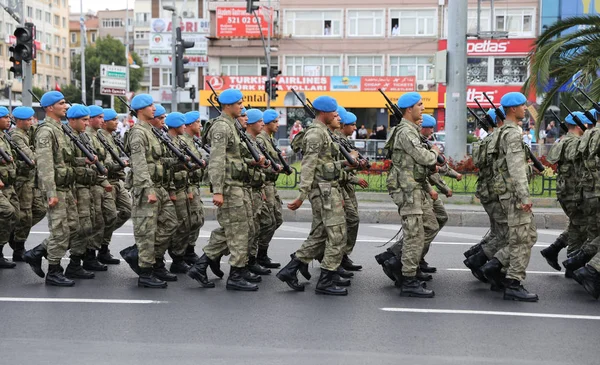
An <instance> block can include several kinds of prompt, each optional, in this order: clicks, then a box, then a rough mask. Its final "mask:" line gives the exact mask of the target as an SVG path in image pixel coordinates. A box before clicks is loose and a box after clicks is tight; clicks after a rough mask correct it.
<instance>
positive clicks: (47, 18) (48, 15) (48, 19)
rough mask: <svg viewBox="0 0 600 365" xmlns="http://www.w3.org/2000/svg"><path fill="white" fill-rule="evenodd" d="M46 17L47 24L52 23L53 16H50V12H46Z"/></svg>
mask: <svg viewBox="0 0 600 365" xmlns="http://www.w3.org/2000/svg"><path fill="white" fill-rule="evenodd" d="M44 16H45V18H46V23H52V14H50V13H49V12H47V11H46V12H45V13H44Z"/></svg>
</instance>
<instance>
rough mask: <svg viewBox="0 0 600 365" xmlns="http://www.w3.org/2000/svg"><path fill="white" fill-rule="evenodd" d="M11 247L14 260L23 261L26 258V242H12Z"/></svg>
mask: <svg viewBox="0 0 600 365" xmlns="http://www.w3.org/2000/svg"><path fill="white" fill-rule="evenodd" d="M10 248H12V249H13V261H14V262H23V261H25V258H24V257H23V255H24V254H25V242H24V241H23V242H17V241H14V242H10Z"/></svg>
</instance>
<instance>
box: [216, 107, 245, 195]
mask: <svg viewBox="0 0 600 365" xmlns="http://www.w3.org/2000/svg"><path fill="white" fill-rule="evenodd" d="M206 141H207V142H208V143H207V144H209V145H210V157H209V161H208V176H209V179H210V184H211V186H212V192H213V193H214V194H223V191H224V190H225V187H226V186H228V185H229V186H240V187H241V186H243V185H244V180H246V179H247V176H248V166H247V164H246V162H245V161H244V159H243V157H242V143H241V141H240V136H239V134H238V131H237V129H236V127H235V119H233V118H232V117H230V116H229V115H227V114H221V115H220V116H218V117H217V118H215V119H214V121H213V122H212V126H211V127H210V129H209V131H208V134H207V136H206Z"/></svg>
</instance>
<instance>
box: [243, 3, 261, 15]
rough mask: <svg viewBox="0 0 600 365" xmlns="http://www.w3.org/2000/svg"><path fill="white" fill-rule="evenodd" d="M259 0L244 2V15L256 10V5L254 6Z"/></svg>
mask: <svg viewBox="0 0 600 365" xmlns="http://www.w3.org/2000/svg"><path fill="white" fill-rule="evenodd" d="M258 1H259V0H246V13H248V14H252V13H253V12H254V10H258V7H259V6H258V5H254V3H257V2H258Z"/></svg>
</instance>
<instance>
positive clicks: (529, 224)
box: [488, 119, 537, 282]
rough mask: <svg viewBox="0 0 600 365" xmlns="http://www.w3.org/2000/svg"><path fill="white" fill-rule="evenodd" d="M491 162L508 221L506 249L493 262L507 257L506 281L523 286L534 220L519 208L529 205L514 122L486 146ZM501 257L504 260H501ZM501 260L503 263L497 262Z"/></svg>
mask: <svg viewBox="0 0 600 365" xmlns="http://www.w3.org/2000/svg"><path fill="white" fill-rule="evenodd" d="M490 153H491V154H493V155H495V156H496V158H495V159H494V166H493V170H494V177H493V179H492V186H493V189H494V192H495V193H496V194H497V195H498V196H499V198H500V203H501V204H502V209H503V210H504V212H505V213H506V215H507V219H508V246H506V247H505V248H503V249H502V250H500V251H498V252H497V253H496V258H499V261H500V262H501V263H503V266H505V265H504V262H505V261H506V257H507V256H506V255H507V254H508V261H509V266H508V270H507V273H506V278H507V279H513V280H517V281H519V282H522V281H523V280H525V270H526V269H527V265H528V264H529V259H530V257H531V248H532V247H533V245H534V244H535V242H536V241H537V232H536V226H535V220H534V219H533V213H532V212H525V211H524V210H523V209H522V208H521V204H530V203H531V198H530V197H529V177H530V173H531V172H530V167H529V165H528V164H527V160H528V158H529V156H528V154H527V151H526V149H525V146H524V144H523V139H522V134H521V132H520V131H519V129H518V127H517V125H516V123H515V122H512V121H509V120H508V119H507V120H506V121H505V124H504V125H503V126H502V127H501V128H499V130H498V131H497V132H495V133H494V139H493V140H492V142H490V146H488V156H489V154H490ZM502 257H503V258H502ZM500 258H502V259H500Z"/></svg>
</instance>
